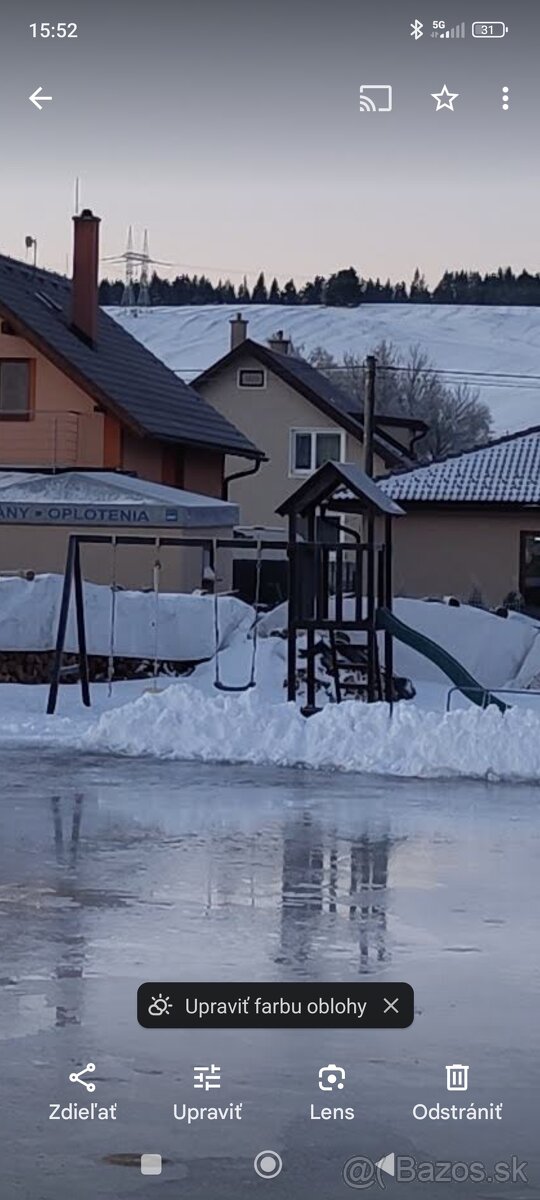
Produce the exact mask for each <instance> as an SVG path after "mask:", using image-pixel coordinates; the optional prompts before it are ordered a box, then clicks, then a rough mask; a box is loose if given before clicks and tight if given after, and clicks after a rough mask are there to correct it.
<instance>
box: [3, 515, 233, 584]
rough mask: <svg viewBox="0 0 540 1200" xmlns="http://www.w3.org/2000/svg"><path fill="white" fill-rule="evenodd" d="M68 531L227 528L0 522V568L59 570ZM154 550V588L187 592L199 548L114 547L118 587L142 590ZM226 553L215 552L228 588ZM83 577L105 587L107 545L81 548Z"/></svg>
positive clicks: (194, 579)
mask: <svg viewBox="0 0 540 1200" xmlns="http://www.w3.org/2000/svg"><path fill="white" fill-rule="evenodd" d="M70 533H80V534H89V533H96V534H100V533H105V534H115V533H116V534H118V536H126V535H129V534H134V533H141V534H144V536H145V537H152V538H156V537H172V536H175V537H193V538H196V537H198V536H200V537H201V538H202V537H205V538H210V539H212V538H229V537H232V527H230V528H229V527H227V526H223V527H221V528H220V529H213V528H209V529H201V530H200V531H199V532H198V533H195V532H194V530H193V529H190V530H182V529H178V528H175V529H174V533H173V531H172V530H171V529H148V528H146V527H145V528H144V529H141V528H138V529H137V528H134V527H131V526H130V527H128V526H126V525H122V526H121V527H118V528H115V527H114V526H111V525H107V526H106V528H105V527H102V526H101V527H100V526H95V527H94V526H92V528H89V527H88V525H85V526H84V527H76V526H74V527H73V528H68V527H65V528H64V527H59V526H50V525H15V524H14V525H0V571H26V570H29V571H34V572H35V573H36V575H38V574H39V575H41V574H49V573H52V574H63V572H64V567H65V563H66V555H67V547H68V538H69V535H70ZM156 553H157V556H158V558H159V562H160V563H161V573H160V590H161V591H164V592H179V591H185V592H190V591H193V589H194V588H199V587H200V586H201V582H202V567H203V551H202V548H200V547H193V548H190V547H183V546H179V547H173V546H160V547H159V548H158V549H157V551H156V547H155V546H154V545H151V546H118V547H117V551H116V571H115V575H116V582H117V584H118V585H119V586H120V587H123V588H132V589H135V590H138V589H148V588H152V587H153V568H154V563H155V561H156ZM230 558H231V554H230V551H228V550H222V551H220V552H219V561H218V574H219V590H220V591H221V590H225V589H227V588H230V587H231V566H230ZM81 560H82V566H83V575H84V578H85V579H86V580H88V581H89V582H91V583H101V584H107V585H110V584H111V581H112V579H113V551H112V548H111V546H107V545H105V546H100V545H97V546H96V545H94V546H93V545H88V546H81Z"/></svg>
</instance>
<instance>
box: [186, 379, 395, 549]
mask: <svg viewBox="0 0 540 1200" xmlns="http://www.w3.org/2000/svg"><path fill="white" fill-rule="evenodd" d="M241 365H242V369H243V370H245V369H248V370H249V369H250V368H252V369H254V370H260V363H259V362H258V360H257V359H255V358H254V357H253V358H250V357H246V358H245V359H242V364H241ZM237 378H238V368H237V367H236V366H232V365H231V366H230V367H228V368H226V369H224V370H222V371H220V372H219V375H216V376H215V377H213V378H210V379H209V380H207V381H206V382H205V383H204V384H202V385H200V386H198V391H199V392H200V393H201V395H202V396H204V398H205V400H208V401H209V402H210V404H212V405H213V406H214V408H216V409H218V411H219V412H220V413H222V414H223V416H224V417H227V419H228V420H229V421H232V422H233V424H234V425H236V427H237V429H240V430H241V432H242V433H243V434H245V435H246V437H248V438H250V439H251V441H252V442H254V443H255V445H256V446H258V447H259V449H260V450H263V451H264V453H265V454H266V455H267V457H268V458H269V460H270V461H269V462H268V463H263V464H262V466H261V468H260V469H259V471H258V472H257V473H256V474H255V475H253V476H251V477H249V476H248V477H247V478H246V479H240V480H237V481H234V482H233V483H231V484H230V486H229V492H228V498H229V500H232V501H234V502H235V503H236V504H238V505H239V506H240V516H241V523H242V524H243V525H273V526H280V525H282V524H283V521H282V519H281V518H280V517H278V516H277V515H276V508H277V507H278V505H280V504H282V503H283V501H284V500H285V499H286V498H287V497H288V496H290V495H291V493H292V492H294V491H296V489H297V488H299V487H300V485H301V484H302V483H303V481H304V479H305V478H306V476H305V475H292V474H291V471H290V433H291V430H292V429H332V430H336V432H340V426H339V425H338V424H337V423H336V422H335V421H333V420H332V419H331V418H330V417H327V416H325V415H324V414H323V413H321V412H320V410H319V409H318V408H315V406H314V405H313V404H310V403H309V401H308V400H304V398H303V397H302V396H300V395H299V394H298V393H297V392H296V391H295V390H294V389H293V388H291V387H290V386H289V385H288V384H287V383H285V382H284V381H283V380H282V379H280V378H279V377H278V376H277V375H274V374H273V373H272V372H270V371H267V372H266V387H265V388H253V389H250V388H239V387H238V384H237ZM343 442H344V461H346V462H353V463H361V461H362V447H361V444H360V442H359V441H358V440H357V439H356V438H354V437H352V436H351V435H350V434H348V433H345V431H343ZM247 465H248V464H246V461H245V459H238V458H231V457H227V459H226V462H225V474H226V475H231V474H233V473H234V472H235V471H242V470H246V466H247ZM374 470H375V473H377V474H379V473H380V474H383V473H385V470H386V468H385V466H384V463H382V462H381V460H380V459H379V458H378V457H376V458H375V467H374Z"/></svg>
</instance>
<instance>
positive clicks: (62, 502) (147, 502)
mask: <svg viewBox="0 0 540 1200" xmlns="http://www.w3.org/2000/svg"><path fill="white" fill-rule="evenodd" d="M124 512H129V513H132V514H134V518H135V520H137V512H139V516H140V519H141V522H143V521H146V520H147V521H148V522H149V523H151V524H155V525H172V526H174V525H177V526H179V527H184V528H188V527H192V528H205V527H207V528H210V527H213V526H232V525H236V524H237V523H238V520H239V509H238V505H237V504H231V503H229V502H228V501H224V500H219V499H217V498H216V497H214V496H205V495H200V494H199V493H198V492H187V491H184V490H183V489H181V488H173V487H167V486H166V485H165V484H161V483H152V482H151V481H150V480H147V479H138V478H135V477H133V476H131V475H122V474H120V473H117V472H115V471H65V472H60V473H58V474H56V475H50V474H42V473H39V472H34V473H31V472H16V471H0V522H3V521H6V520H7V521H14V520H26V521H28V522H31V521H32V520H34V521H38V522H39V523H55V522H58V521H60V522H61V523H63V524H66V523H70V522H71V524H76V523H78V522H79V521H82V522H84V523H86V522H87V521H91V522H92V523H94V524H99V523H100V521H102V522H103V523H105V524H114V523H115V522H116V523H118V524H121V523H122V522H123V521H124V520H127V519H128V517H127V516H123V515H121V514H122V513H124ZM115 514H116V516H115ZM119 514H120V515H119Z"/></svg>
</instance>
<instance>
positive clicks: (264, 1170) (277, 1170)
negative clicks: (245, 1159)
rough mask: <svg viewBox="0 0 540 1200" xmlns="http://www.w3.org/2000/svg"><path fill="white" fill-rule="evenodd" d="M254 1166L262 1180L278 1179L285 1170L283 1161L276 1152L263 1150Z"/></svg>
mask: <svg viewBox="0 0 540 1200" xmlns="http://www.w3.org/2000/svg"><path fill="white" fill-rule="evenodd" d="M253 1166H254V1168H255V1170H256V1172H257V1175H259V1176H260V1178H261V1179H276V1177H277V1176H278V1175H280V1174H281V1172H282V1170H283V1160H282V1158H281V1156H280V1155H279V1154H278V1153H277V1151H276V1150H261V1152H260V1154H258V1155H257V1157H256V1159H255V1161H254V1163H253Z"/></svg>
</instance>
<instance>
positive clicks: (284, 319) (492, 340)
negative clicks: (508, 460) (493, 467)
mask: <svg viewBox="0 0 540 1200" xmlns="http://www.w3.org/2000/svg"><path fill="white" fill-rule="evenodd" d="M237 311H238V305H237V304H234V305H226V304H208V305H204V304H203V305H197V306H194V307H185V308H167V307H163V308H153V309H152V308H151V309H145V310H144V311H141V310H139V313H138V315H137V316H134V315H133V313H132V312H130V310H129V309H127V308H109V309H107V312H108V313H109V314H110V316H112V317H114V319H115V320H116V321H118V322H119V324H121V325H122V326H123V327H124V329H127V330H128V332H129V333H131V334H132V335H133V337H136V338H138V340H139V341H141V342H142V343H143V344H144V345H145V346H147V347H148V349H149V350H151V351H152V353H153V354H155V355H157V357H158V358H161V359H162V361H163V362H164V363H166V365H167V366H168V367H170V368H171V370H173V371H176V372H177V374H178V375H180V376H182V378H184V379H186V380H187V381H188V383H192V382H193V379H194V378H195V377H196V376H197V375H198V374H199V373H200V372H201V371H203V370H205V369H206V367H209V366H210V365H211V364H212V363H214V362H216V361H217V359H218V358H221V357H222V356H223V355H224V354H226V353H227V351H228V350H229V337H230V328H229V321H230V319H231V317H234V316H235V315H236V313H237ZM244 316H245V317H246V318H247V319H248V320H249V329H248V334H249V336H250V337H251V338H253V339H254V341H257V342H263V343H265V342H267V340H268V338H270V337H272V335H273V334H274V333H275V331H276V327H279V328H280V329H283V330H284V331H285V334H286V336H288V337H291V338H292V340H293V342H294V344H295V346H299V347H302V352H303V353H304V354H305V355H309V354H310V352H311V351H313V350H315V349H316V348H317V347H319V346H323V347H324V348H325V350H328V351H329V352H330V353H331V354H333V355H334V358H336V359H337V360H338V362H342V361H343V356H344V354H346V353H351V354H356V355H358V357H360V358H364V357H365V355H366V354H370V353H372V352H373V350H374V349H375V347H376V346H378V345H380V343H381V342H382V341H387V342H391V343H392V344H393V345H394V346H395V347H396V349H397V350H398V351H399V353H400V354H401V355H402V356H404V357H405V358H406V357H407V356H408V354H409V352H410V348H411V346H420V347H421V349H422V350H425V351H426V352H427V354H428V355H429V357H430V359H431V360H432V362H433V363H434V365H435V367H437V368H438V369H439V370H446V371H457V372H458V373H459V374H460V375H461V374H462V373H463V372H464V371H465V372H474V373H475V375H477V376H478V374H479V373H483V372H488V373H493V372H497V373H501V372H502V373H503V374H504V375H508V374H512V373H514V374H517V375H518V376H520V378H519V381H518V380H517V379H516V380H515V381H514V380H513V379H508V381H507V382H506V381H505V380H499V381H498V386H497V387H496V388H493V387H492V386H489V380H487V381H486V383H487V386H485V387H484V386H483V384H482V379H481V378H478V379H475V386H476V385H477V386H478V390H479V392H480V398H481V399H482V400H484V401H485V403H486V404H487V405H488V407H489V408H490V409H491V411H492V413H493V417H494V422H495V427H496V432H498V433H506V432H508V431H509V432H513V431H514V430H516V429H523V428H525V427H526V426H527V425H534V424H536V422H537V420H538V399H537V384H536V382H535V380H534V378H533V379H532V380H531V382H530V384H527V383H526V382H525V381H523V379H522V378H521V377H522V376H523V375H532V376H538V375H539V374H540V309H539V308H533V307H527V308H525V307H524V308H518V307H510V308H506V307H496V306H493V307H491V306H489V305H472V304H471V305H468V304H467V305H460V304H455V305H449V304H362V305H361V306H360V307H359V308H326V307H324V306H323V305H309V304H307V305H298V307H295V306H293V305H287V306H286V307H283V306H279V305H278V306H276V305H274V304H250V305H249V306H247V307H246V308H245V310H244Z"/></svg>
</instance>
